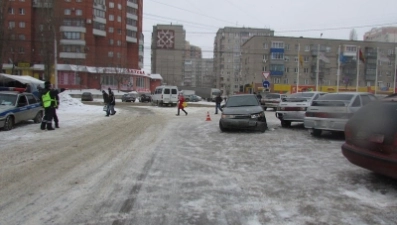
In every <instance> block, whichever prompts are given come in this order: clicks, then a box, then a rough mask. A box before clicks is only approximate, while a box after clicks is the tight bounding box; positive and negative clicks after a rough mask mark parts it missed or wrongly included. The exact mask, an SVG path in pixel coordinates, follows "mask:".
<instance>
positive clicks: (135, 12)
mask: <svg viewBox="0 0 397 225" xmlns="http://www.w3.org/2000/svg"><path fill="white" fill-rule="evenodd" d="M127 13H130V14H134V15H136V14H137V13H138V12H137V9H134V8H132V7H128V6H127Z"/></svg>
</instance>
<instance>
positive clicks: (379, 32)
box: [364, 27, 397, 42]
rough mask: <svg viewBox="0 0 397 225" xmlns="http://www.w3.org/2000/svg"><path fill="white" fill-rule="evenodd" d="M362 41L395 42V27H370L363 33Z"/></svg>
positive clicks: (396, 30) (396, 32)
mask: <svg viewBox="0 0 397 225" xmlns="http://www.w3.org/2000/svg"><path fill="white" fill-rule="evenodd" d="M364 41H379V42H397V27H380V28H372V29H371V30H370V31H368V32H366V33H365V34H364Z"/></svg>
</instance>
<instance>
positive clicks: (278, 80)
mask: <svg viewBox="0 0 397 225" xmlns="http://www.w3.org/2000/svg"><path fill="white" fill-rule="evenodd" d="M273 83H275V84H279V83H281V79H280V78H273Z"/></svg>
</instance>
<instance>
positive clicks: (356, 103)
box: [349, 95, 362, 113]
mask: <svg viewBox="0 0 397 225" xmlns="http://www.w3.org/2000/svg"><path fill="white" fill-rule="evenodd" d="M361 106H362V103H361V98H360V95H357V96H355V97H354V98H353V99H352V103H351V104H350V106H349V111H350V112H352V113H355V112H357V111H358V110H359V109H360V108H361Z"/></svg>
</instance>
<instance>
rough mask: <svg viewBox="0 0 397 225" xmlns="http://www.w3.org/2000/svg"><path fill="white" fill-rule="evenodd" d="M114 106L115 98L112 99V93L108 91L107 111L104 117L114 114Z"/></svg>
mask: <svg viewBox="0 0 397 225" xmlns="http://www.w3.org/2000/svg"><path fill="white" fill-rule="evenodd" d="M115 105H116V98H115V97H114V94H113V91H110V94H109V100H108V110H107V111H106V116H109V115H114V114H116V111H115V110H114V106H115Z"/></svg>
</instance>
